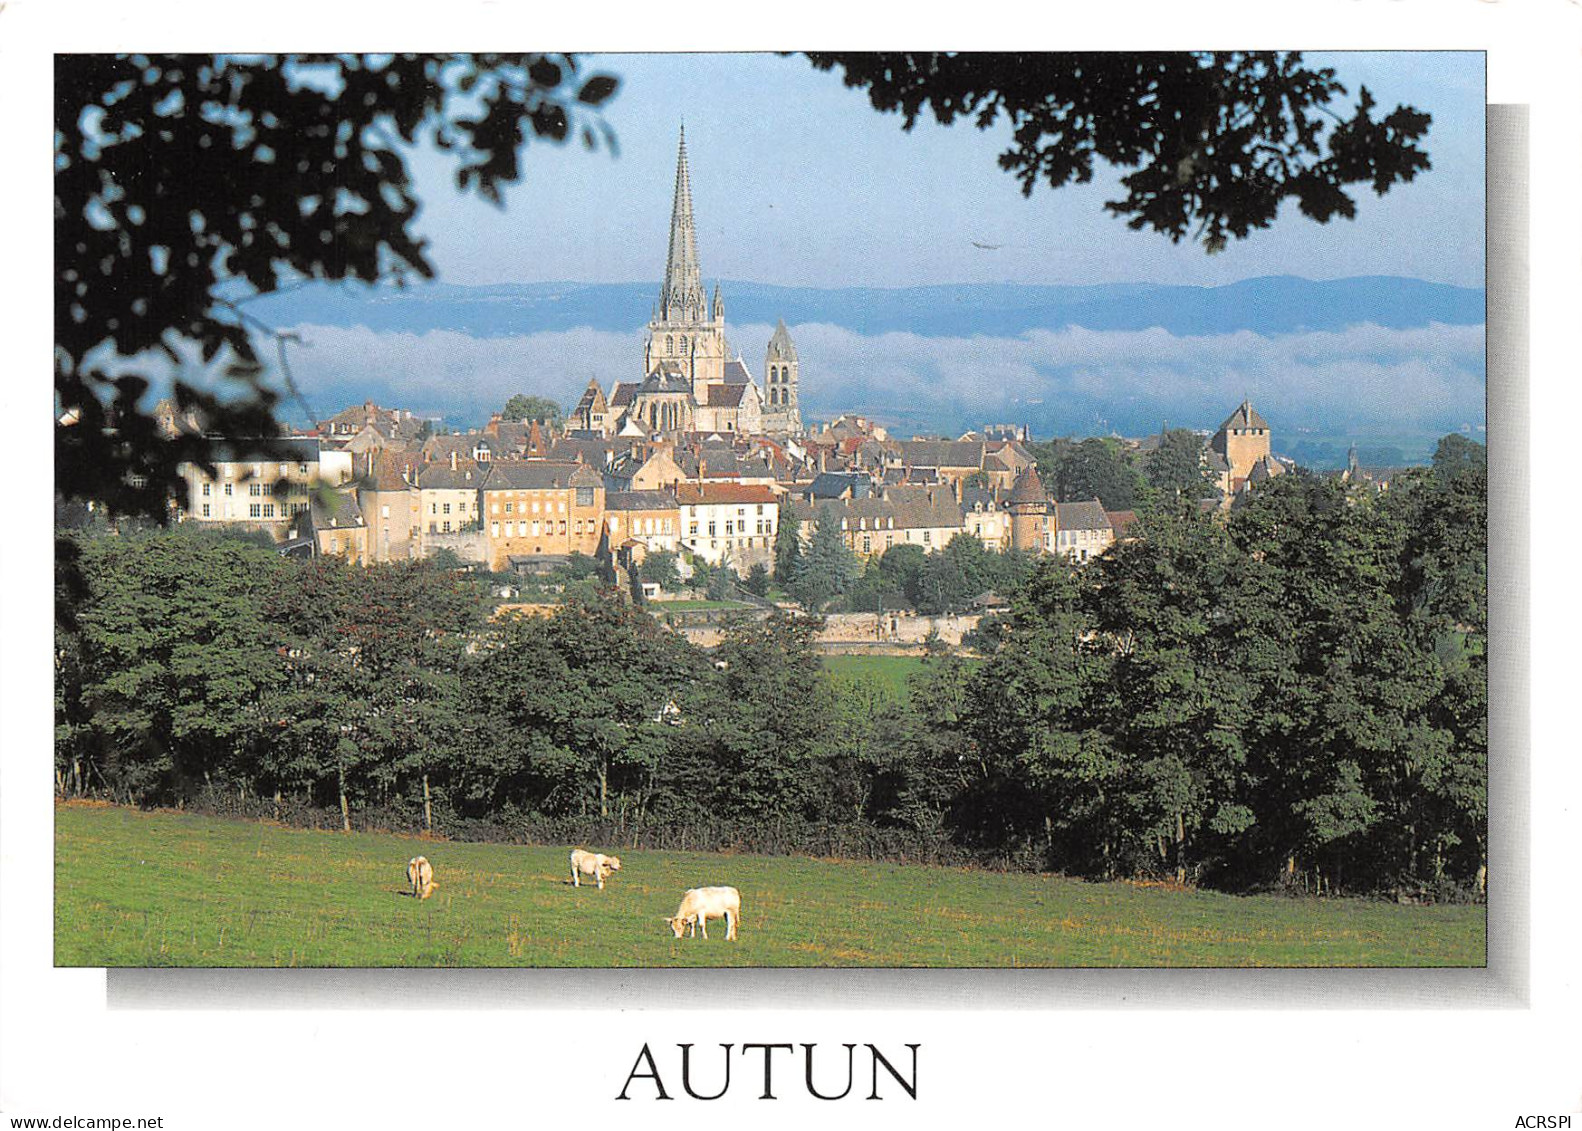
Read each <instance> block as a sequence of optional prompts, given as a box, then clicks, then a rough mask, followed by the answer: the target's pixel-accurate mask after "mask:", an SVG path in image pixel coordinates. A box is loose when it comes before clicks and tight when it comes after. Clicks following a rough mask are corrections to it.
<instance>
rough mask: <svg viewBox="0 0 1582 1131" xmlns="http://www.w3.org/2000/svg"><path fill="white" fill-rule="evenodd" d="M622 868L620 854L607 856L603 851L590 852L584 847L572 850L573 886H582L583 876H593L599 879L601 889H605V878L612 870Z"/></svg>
mask: <svg viewBox="0 0 1582 1131" xmlns="http://www.w3.org/2000/svg"><path fill="white" fill-rule="evenodd" d="M620 870H621V858H620V857H619V856H606V855H604V854H603V853H602V852H589V851H587V850H586V849H583V848H573V849H572V850H571V886H572V887H575V888H580V887H581V886H582V877H583V876H592V877H594V878H595V879H596V880H598V881H599V890H600V891H603V890H604V878H605V877H606V876H608V875H609V874H610V873H611V872H619V871H620Z"/></svg>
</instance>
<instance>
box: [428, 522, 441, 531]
mask: <svg viewBox="0 0 1582 1131" xmlns="http://www.w3.org/2000/svg"><path fill="white" fill-rule="evenodd" d="M428 532H429V533H430V534H438V533H439V531H438V530H436V529H435V528H434V524H433V523H432V522H431V523H429V524H428Z"/></svg>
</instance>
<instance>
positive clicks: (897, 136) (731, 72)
mask: <svg viewBox="0 0 1582 1131" xmlns="http://www.w3.org/2000/svg"><path fill="white" fill-rule="evenodd" d="M1307 59H1308V60H1309V61H1310V62H1312V63H1315V64H1322V65H1328V66H1333V67H1335V68H1336V70H1337V71H1338V73H1339V74H1340V76H1341V78H1342V80H1343V81H1345V82H1346V83H1347V85H1348V86H1349V87H1350V89H1351V91H1352V93H1353V95H1354V94H1355V91H1356V89H1357V86H1358V85H1359V84H1361V83H1366V84H1367V85H1368V87H1369V89H1370V90H1371V91H1372V92H1373V93H1374V94H1375V96H1376V98H1377V99H1378V101H1379V102H1380V103H1381V105H1382V106H1384V107H1386V108H1388V107H1393V106H1394V105H1395V104H1396V103H1397V102H1401V101H1405V102H1409V103H1410V104H1412V105H1415V106H1417V107H1418V108H1420V109H1423V110H1427V111H1428V112H1429V113H1430V114H1432V115H1433V126H1432V129H1431V132H1430V134H1429V138H1428V148H1429V152H1430V155H1431V158H1432V160H1433V166H1434V167H1433V169H1432V170H1431V171H1429V172H1428V173H1427V174H1424V175H1422V176H1420V177H1419V178H1418V179H1417V180H1416V181H1414V182H1413V183H1411V184H1409V185H1404V186H1397V187H1396V188H1394V189H1392V190H1391V192H1390V193H1388V194H1387V195H1386V196H1384V197H1382V198H1381V197H1376V196H1374V195H1373V194H1372V193H1371V191H1369V190H1367V189H1366V188H1365V187H1364V188H1362V189H1361V190H1360V192H1359V193H1358V196H1359V204H1360V213H1359V217H1358V219H1357V220H1355V221H1352V222H1346V221H1335V222H1332V223H1330V224H1327V225H1319V224H1315V223H1313V222H1311V221H1309V220H1306V219H1305V218H1303V217H1301V216H1299V215H1296V214H1295V211H1294V209H1291V210H1288V211H1289V214H1288V215H1282V216H1281V218H1280V220H1279V221H1277V222H1276V224H1275V225H1274V227H1273V228H1271V229H1269V230H1266V231H1262V232H1256V233H1254V234H1253V235H1252V237H1250V238H1249V239H1248V240H1245V241H1240V242H1235V243H1233V244H1232V246H1231V248H1230V249H1229V250H1227V251H1226V252H1224V253H1222V254H1220V255H1217V256H1208V255H1205V254H1204V252H1203V250H1202V248H1201V247H1199V246H1197V245H1193V244H1181V245H1172V244H1170V243H1169V241H1168V240H1166V239H1165V238H1164V237H1162V236H1159V235H1156V234H1153V233H1148V232H1132V231H1129V230H1128V229H1127V228H1126V226H1125V224H1124V222H1123V221H1121V220H1119V219H1116V218H1114V217H1112V216H1110V215H1109V214H1107V213H1105V212H1104V211H1103V210H1102V205H1103V202H1104V201H1105V200H1108V199H1112V198H1113V197H1114V196H1115V195H1116V190H1115V180H1114V177H1113V175H1110V176H1106V175H1104V174H1103V173H1102V172H1101V174H1100V175H1099V176H1097V177H1095V180H1094V182H1093V183H1092V184H1090V185H1086V186H1069V187H1067V188H1064V189H1061V190H1059V191H1054V190H1049V189H1047V188H1040V189H1037V190H1035V192H1034V195H1033V197H1032V198H1031V199H1026V198H1023V197H1022V195H1021V193H1020V190H1019V188H1018V185H1017V183H1016V181H1015V179H1014V178H1013V177H1011V176H1010V175H1009V174H1007V173H1004V172H1002V171H1001V170H1000V169H999V168H998V167H997V165H996V163H995V158H996V157H997V156H998V154H999V153H1000V152H1001V151H1002V150H1003V148H1004V145H1005V138H1006V136H1007V133H1008V131H1007V130H1006V129H1005V128H1004V126H1003V123H1002V124H1001V125H1000V126H998V127H996V128H994V129H991V130H989V131H979V130H977V129H974V128H971V127H970V126H969V125H967V124H965V123H957V124H956V125H954V126H951V127H948V128H947V127H942V126H939V125H937V124H936V123H934V122H933V121H932V119H928V118H926V119H924V120H923V121H920V122H919V124H918V125H917V127H916V128H915V129H914V130H913V131H912V132H911V133H906V132H903V131H902V130H901V128H900V119H899V117H898V116H896V115H881V114H879V113H877V112H875V111H874V110H873V109H872V108H871V107H870V106H869V104H868V102H867V100H866V97H865V96H864V95H863V94H862V93H861V92H860V91H856V90H851V89H848V88H846V87H845V86H844V85H843V84H842V83H841V81H840V78H839V77H838V75H837V74H832V73H823V72H818V71H815V70H814V69H813V68H812V67H811V66H810V65H809V64H808V63H807V62H806V60H804V59H802V58H800V57H789V58H781V57H778V56H774V55H766V54H669V55H664V54H649V55H603V56H598V55H593V56H585V57H584V62H585V65H586V66H588V67H590V68H598V69H602V70H607V71H610V72H612V73H614V74H616V75H618V76H620V77H621V79H622V80H623V84H622V88H621V90H620V92H619V93H618V94H617V95H616V96H615V98H614V99H613V100H612V101H611V102H610V103H609V104H608V107H607V111H606V118H607V120H608V121H609V123H610V124H611V126H612V127H613V128H614V129H615V131H616V134H617V136H618V139H619V145H620V152H619V155H618V156H615V157H611V156H610V155H608V154H606V153H594V154H590V153H588V152H586V151H584V150H583V149H581V148H580V147H576V146H570V147H566V148H563V149H561V148H556V147H553V146H535V147H532V148H531V149H530V153H529V157H528V160H527V163H526V169H527V175H526V178H525V183H523V184H521V185H518V186H515V187H514V188H513V189H512V190H510V191H509V192H508V193H507V196H506V208H505V209H504V210H501V209H497V208H495V207H493V206H491V205H488V204H485V203H483V202H482V201H479V200H476V199H474V198H464V197H461V196H459V195H458V194H457V193H455V192H454V191H451V189H450V187H449V186H450V184H451V180H450V178H451V167H450V166H449V165H448V164H447V163H446V162H445V161H444V160H443V159H441V158H439V157H437V156H435V155H432V154H422V155H420V156H419V158H418V159H417V161H416V170H417V173H418V176H419V186H420V188H421V189H422V190H423V192H422V195H423V199H424V200H425V201H426V204H425V213H424V215H423V216H422V218H421V228H422V230H423V232H424V233H425V234H426V235H428V236H429V237H430V238H431V240H432V245H433V254H434V259H435V262H436V264H437V265H438V266H439V268H440V272H441V277H442V278H443V279H444V280H446V281H447V282H453V283H503V282H548V281H579V282H626V281H636V280H648V279H657V278H658V277H659V275H660V273H661V272H662V270H663V265H664V247H665V227H666V223H667V221H668V218H669V210H670V195H671V187H672V177H673V172H674V162H675V149H676V132H677V127H678V125H679V123H680V122H681V121H682V120H683V119H684V120H685V122H686V127H687V136H688V150H689V157H690V161H691V165H692V172H693V193H694V198H695V201H696V212H697V221H698V226H699V245H700V255H701V258H702V261H703V269H704V272H705V274H706V275H708V276H709V277H710V278H726V279H751V280H754V281H758V282H766V283H777V284H782V285H791V286H820V287H834V286H848V285H862V286H911V285H920V284H929V283H939V282H1016V283H1077V284H1081V283H1105V282H1161V283H1187V284H1200V285H1206V284H1215V283H1226V282H1232V281H1235V280H1238V279H1244V278H1251V277H1255V276H1259V275H1270V274H1298V275H1303V276H1305V277H1308V278H1318V279H1325V278H1337V277H1342V276H1346V275H1372V274H1391V275H1408V276H1412V277H1416V278H1421V279H1427V280H1430V281H1434V282H1442V283H1451V284H1456V285H1461V286H1481V285H1482V278H1483V175H1484V169H1483V104H1484V91H1483V57H1482V55H1481V54H1479V53H1475V52H1410V53H1407V52H1395V53H1381V52H1340V53H1309V54H1308V55H1307ZM974 240H976V241H978V242H980V243H993V244H1002V245H1003V246H1002V247H1001V248H1000V249H998V250H995V251H984V250H980V249H977V248H974V247H973V246H972V241H974Z"/></svg>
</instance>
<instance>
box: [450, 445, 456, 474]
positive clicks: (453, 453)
mask: <svg viewBox="0 0 1582 1131" xmlns="http://www.w3.org/2000/svg"><path fill="white" fill-rule="evenodd" d="M450 469H451V470H452V471H455V470H456V449H455V448H452V449H451V450H450Z"/></svg>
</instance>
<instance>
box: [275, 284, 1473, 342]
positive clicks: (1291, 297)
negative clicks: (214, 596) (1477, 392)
mask: <svg viewBox="0 0 1582 1131" xmlns="http://www.w3.org/2000/svg"><path fill="white" fill-rule="evenodd" d="M720 286H721V290H722V292H723V294H724V296H725V316H726V320H727V324H728V325H748V324H759V323H761V324H767V325H770V326H773V325H774V324H775V321H776V319H781V318H783V319H784V320H785V322H786V324H787V325H790V326H795V325H797V324H800V323H809V322H820V323H828V324H831V325H835V326H841V327H843V328H845V329H847V330H851V331H853V332H855V333H859V334H884V333H911V334H921V335H925V336H930V337H933V336H948V337H955V336H971V335H975V334H982V335H988V336H1004V335H1015V334H1021V333H1024V332H1026V331H1028V330H1058V329H1062V328H1064V327H1067V326H1079V327H1082V328H1084V329H1088V330H1147V329H1151V328H1155V327H1157V328H1159V329H1162V330H1165V331H1166V332H1168V333H1170V334H1175V335H1194V336H1196V335H1208V334H1228V333H1234V332H1236V331H1238V330H1250V331H1251V332H1253V333H1255V334H1289V333H1298V332H1302V331H1310V330H1341V329H1344V328H1346V327H1348V326H1354V325H1357V324H1360V323H1370V324H1372V325H1375V326H1382V327H1385V328H1387V329H1408V328H1411V327H1419V326H1427V325H1429V324H1431V323H1435V322H1437V323H1442V324H1444V325H1453V326H1465V325H1476V324H1479V323H1481V322H1482V321H1483V318H1484V292H1483V291H1482V290H1481V289H1473V288H1468V287H1452V286H1447V285H1444V284H1441V283H1428V282H1424V281H1422V280H1420V279H1408V278H1399V277H1391V276H1360V277H1356V278H1349V279H1334V280H1327V281H1313V280H1309V279H1301V278H1298V277H1296V276H1294V275H1276V276H1268V277H1264V278H1259V279H1245V280H1242V281H1241V282H1237V283H1231V284H1229V285H1226V286H1218V287H1188V286H1167V285H1161V284H1152V283H1117V284H1105V285H1097V286H1028V285H1022V284H1012V283H1001V284H941V285H937V286H928V287H900V288H893V289H881V288H871V287H854V288H842V289H834V290H823V289H815V288H810V287H777V286H771V285H769V284H766V283H749V282H736V281H731V280H725V281H724V282H722V283H721V284H720ZM658 293H659V283H658V282H657V281H656V282H652V283H507V284H498V285H493V286H473V287H469V286H458V285H455V284H448V283H429V284H422V285H416V286H411V287H407V288H404V289H402V288H396V287H389V286H385V287H375V288H367V287H363V288H354V287H345V286H336V285H332V284H327V283H315V284H310V285H308V286H305V287H301V288H298V289H295V290H289V291H284V292H280V293H277V294H273V295H268V296H265V297H263V298H260V299H258V300H256V301H255V302H253V303H251V304H250V310H251V311H252V312H253V313H255V314H257V315H258V316H259V317H261V318H263V319H264V320H265V321H270V322H274V323H277V324H280V325H292V324H299V323H311V324H316V325H329V326H364V327H367V328H368V329H372V330H391V331H399V332H405V333H424V332H426V331H430V330H450V331H455V332H459V333H464V334H469V335H472V336H475V337H491V338H492V337H501V336H506V335H513V334H532V333H539V332H543V331H552V330H571V329H577V328H582V327H586V328H589V329H594V330H633V331H636V330H639V329H641V328H642V327H643V326H644V325H646V324H647V320H648V316H649V312H650V309H651V307H652V305H653V301H654V297H655V296H656V295H657V294H658Z"/></svg>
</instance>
